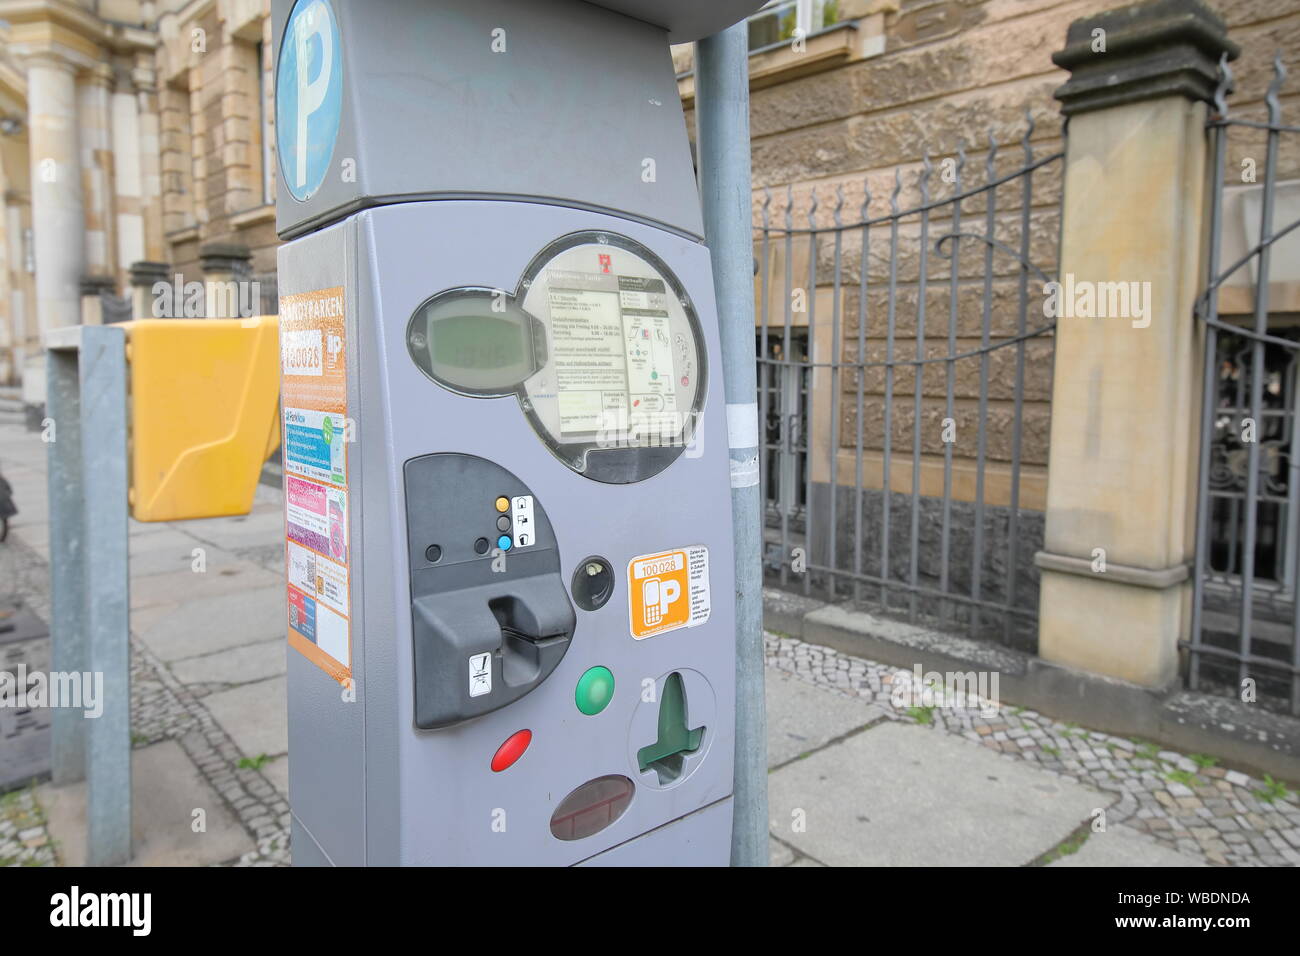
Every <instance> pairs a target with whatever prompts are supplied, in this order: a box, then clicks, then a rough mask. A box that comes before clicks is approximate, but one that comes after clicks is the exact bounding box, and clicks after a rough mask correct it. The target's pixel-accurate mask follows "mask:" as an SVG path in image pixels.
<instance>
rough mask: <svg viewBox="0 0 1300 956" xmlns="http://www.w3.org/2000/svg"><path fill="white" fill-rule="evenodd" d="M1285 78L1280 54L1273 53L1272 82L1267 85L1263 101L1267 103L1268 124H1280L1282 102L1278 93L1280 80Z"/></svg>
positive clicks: (1280, 84)
mask: <svg viewBox="0 0 1300 956" xmlns="http://www.w3.org/2000/svg"><path fill="white" fill-rule="evenodd" d="M1285 79H1286V67H1285V66H1283V65H1282V54H1281V53H1275V54H1273V82H1272V83H1270V84H1269V85H1268V92H1267V93H1265V94H1264V102H1265V103H1266V104H1267V105H1268V125H1269V126H1281V125H1282V103H1281V101H1280V100H1279V99H1278V93H1280V92H1281V91H1282V81H1283V80H1285Z"/></svg>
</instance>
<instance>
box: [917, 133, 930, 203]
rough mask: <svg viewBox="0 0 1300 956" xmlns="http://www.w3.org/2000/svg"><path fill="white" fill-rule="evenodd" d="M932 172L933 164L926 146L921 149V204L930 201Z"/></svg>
mask: <svg viewBox="0 0 1300 956" xmlns="http://www.w3.org/2000/svg"><path fill="white" fill-rule="evenodd" d="M932 172H934V165H933V164H932V163H931V162H930V149H929V147H926V148H925V149H924V150H922V151H921V175H920V177H919V179H920V183H921V205H923V206H924V205H925V204H926V203H928V202H929V201H930V174H931V173H932Z"/></svg>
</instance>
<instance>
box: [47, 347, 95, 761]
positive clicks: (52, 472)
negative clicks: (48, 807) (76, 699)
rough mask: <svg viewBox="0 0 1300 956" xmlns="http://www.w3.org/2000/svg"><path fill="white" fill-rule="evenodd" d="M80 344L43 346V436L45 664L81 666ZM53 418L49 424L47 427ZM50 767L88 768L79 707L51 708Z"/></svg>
mask: <svg viewBox="0 0 1300 956" xmlns="http://www.w3.org/2000/svg"><path fill="white" fill-rule="evenodd" d="M77 358H78V356H77V350H76V349H75V348H66V349H55V348H51V349H50V350H49V351H47V352H46V353H45V368H46V373H45V377H46V383H47V384H46V391H47V397H46V400H45V414H46V417H47V418H48V419H49V422H48V423H47V424H46V429H47V431H46V433H45V438H46V440H47V442H48V444H47V446H46V447H47V449H48V451H49V471H48V484H49V496H50V498H49V500H50V669H51V670H53V671H54V672H55V673H63V674H73V673H75V674H80V673H81V672H82V671H85V670H87V669H88V668H87V662H86V638H85V633H86V601H85V595H86V582H85V577H84V575H85V562H84V560H83V558H82V555H83V553H84V547H85V512H84V510H83V509H82V505H81V385H80V383H79V380H78V377H77ZM51 426H52V428H53V431H49V428H50V427H51ZM50 770H51V774H52V776H53V778H54V783H55V785H56V786H63V785H64V784H69V783H76V782H77V781H78V780H83V779H85V776H86V722H85V720H84V719H83V718H82V716H81V712H80V711H78V710H74V709H72V708H69V707H55V708H53V710H52V712H51V714H50Z"/></svg>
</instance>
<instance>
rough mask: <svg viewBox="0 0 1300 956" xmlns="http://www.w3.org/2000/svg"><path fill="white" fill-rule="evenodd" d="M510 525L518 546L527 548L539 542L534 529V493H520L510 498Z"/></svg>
mask: <svg viewBox="0 0 1300 956" xmlns="http://www.w3.org/2000/svg"><path fill="white" fill-rule="evenodd" d="M510 526H511V531H512V532H513V533H514V540H515V547H516V548H527V547H528V546H529V545H533V544H536V543H537V535H536V534H535V533H534V529H533V496H532V495H519V496H517V497H515V498H511V499H510Z"/></svg>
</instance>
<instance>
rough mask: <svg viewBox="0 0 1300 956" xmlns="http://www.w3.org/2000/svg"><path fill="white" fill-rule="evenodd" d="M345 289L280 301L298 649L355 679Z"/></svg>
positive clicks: (291, 591) (339, 676) (291, 584)
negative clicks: (350, 578)
mask: <svg viewBox="0 0 1300 956" xmlns="http://www.w3.org/2000/svg"><path fill="white" fill-rule="evenodd" d="M346 325H347V323H346V321H345V303H344V294H343V289H342V287H335V288H332V289H320V290H317V291H315V292H303V293H298V294H295V295H286V296H281V298H280V371H281V382H282V391H281V395H282V402H283V406H284V421H283V425H284V435H283V445H282V447H283V448H284V512H285V576H286V580H287V584H286V587H287V589H288V591H287V595H286V613H287V620H288V629H289V646H290V647H292V648H294V649H295V650H297V651H298V652H299V653H301V654H302V655H303V656H305V657H306V658H307V659H308V660H310V661H311V662H312V663H314V664H315V665H316V666H317V667H319V668H321V669H322V670H323V671H325V672H326V673H327V674H329V675H330V676H331V677H333V678H334V679H335V680H337V681H339V682H340V683H347V682H348V681H349V680H351V677H352V626H351V618H352V608H351V593H350V589H349V571H350V568H351V554H350V542H349V541H348V449H347V440H348V438H349V435H348V417H347V414H348V395H347V344H346V336H347V332H346Z"/></svg>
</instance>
